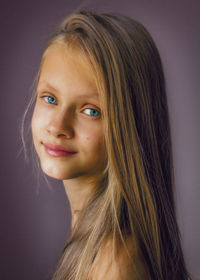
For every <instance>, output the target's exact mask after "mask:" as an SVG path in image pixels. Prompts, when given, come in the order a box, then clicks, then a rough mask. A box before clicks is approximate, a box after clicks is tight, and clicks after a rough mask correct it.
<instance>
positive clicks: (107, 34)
mask: <svg viewBox="0 0 200 280" xmlns="http://www.w3.org/2000/svg"><path fill="white" fill-rule="evenodd" d="M60 43H61V44H66V46H67V47H69V46H70V47H72V48H77V49H79V50H80V51H81V52H83V53H84V54H85V56H86V58H87V59H88V61H89V63H90V64H91V66H92V67H93V70H94V73H95V77H96V84H97V88H98V91H99V95H100V98H101V104H102V108H103V109H102V111H103V124H104V128H105V141H106V149H107V154H108V161H107V166H106V168H105V170H104V172H103V173H102V177H101V178H98V182H99V183H98V184H99V188H97V189H96V192H95V194H94V196H93V197H92V199H90V201H88V203H87V205H86V206H85V208H84V211H83V212H82V213H81V217H79V220H78V222H77V223H76V225H75V227H74V228H73V230H72V233H71V235H70V237H69V239H68V242H67V244H66V247H65V249H64V250H63V253H62V256H61V258H60V261H59V263H58V266H57V269H56V272H55V274H54V278H53V279H54V280H61V279H62V280H63V279H67V280H86V279H89V275H90V271H91V267H93V268H94V266H95V258H96V256H97V254H98V252H99V250H100V248H102V246H103V245H104V244H105V243H106V241H107V240H111V241H112V242H111V252H114V253H113V255H115V252H117V251H118V248H121V247H123V248H125V249H126V250H127V252H128V253H127V261H128V260H129V261H130V262H131V265H132V267H133V271H134V272H133V274H134V275H133V274H132V275H131V276H130V274H129V276H127V277H126V278H123V279H127V280H129V279H152V280H168V279H170V280H173V279H174V280H175V279H176V280H177V279H181V280H184V279H185V280H186V279H188V277H189V275H188V272H187V270H186V266H185V263H184V257H183V253H182V249H181V243H180V234H179V229H178V225H177V220H176V213H175V206H174V198H173V188H174V173H173V172H174V171H173V158H172V144H171V135H170V125H169V115H168V105H167V97H166V91H165V80H164V75H163V69H162V63H161V59H160V56H159V53H158V50H157V48H156V46H155V44H154V42H153V40H152V38H151V35H150V34H149V33H148V31H147V30H146V29H145V27H144V26H143V25H142V24H140V23H139V22H137V21H135V20H133V19H131V18H129V17H127V16H124V15H120V14H115V13H95V12H90V11H77V12H75V13H73V14H72V15H70V16H69V17H67V18H66V19H65V20H64V21H63V22H62V23H61V24H60V26H59V27H58V28H57V30H56V32H55V34H54V35H53V37H52V38H51V40H50V41H49V43H48V45H47V47H46V49H45V51H44V54H43V57H44V56H45V54H46V52H47V51H48V49H49V48H50V47H51V46H52V45H54V44H60ZM42 59H43V58H42ZM130 244H131V245H130ZM130 247H132V248H135V249H134V250H129V248H130ZM137 258H138V259H137ZM139 259H141V262H140V263H141V264H142V266H141V267H142V268H141V269H140V266H139V265H137V262H139ZM124 269H125V268H124ZM142 270H145V271H147V275H148V277H147V278H144V277H143V276H142V275H143V274H142V273H143V272H142Z"/></svg>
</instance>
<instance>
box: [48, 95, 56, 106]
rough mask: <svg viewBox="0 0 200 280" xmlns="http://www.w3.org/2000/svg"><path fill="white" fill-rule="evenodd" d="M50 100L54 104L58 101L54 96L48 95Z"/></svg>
mask: <svg viewBox="0 0 200 280" xmlns="http://www.w3.org/2000/svg"><path fill="white" fill-rule="evenodd" d="M48 102H50V103H52V104H54V103H55V102H56V100H55V98H53V97H52V96H48Z"/></svg>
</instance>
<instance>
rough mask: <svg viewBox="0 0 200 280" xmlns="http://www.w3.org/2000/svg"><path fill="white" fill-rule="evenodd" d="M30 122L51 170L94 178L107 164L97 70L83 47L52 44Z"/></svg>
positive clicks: (62, 177) (44, 162) (51, 173)
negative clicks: (77, 48) (94, 70)
mask: <svg viewBox="0 0 200 280" xmlns="http://www.w3.org/2000/svg"><path fill="white" fill-rule="evenodd" d="M31 126H32V135H33V142H34V146H35V149H36V152H37V154H38V156H39V158H40V162H41V167H42V169H43V171H44V172H45V173H46V174H47V175H49V176H51V177H53V178H56V179H60V180H66V179H72V178H77V177H81V178H83V179H87V178H88V179H89V178H93V177H94V176H95V174H97V173H98V172H99V171H100V170H101V169H102V167H104V165H105V160H106V149H105V142H104V132H103V123H102V119H101V109H100V101H99V97H98V92H97V88H96V86H95V81H94V78H93V73H92V70H91V68H90V66H89V64H88V62H87V60H86V58H85V57H84V55H83V54H81V53H80V52H79V51H78V50H72V49H71V48H67V47H66V46H64V45H61V44H57V45H55V46H53V47H51V49H49V50H48V52H47V54H46V56H45V58H44V61H43V64H42V68H41V74H40V78H39V82H38V87H37V101H36V105H35V108H34V113H33V117H32V123H31ZM51 145H59V146H62V147H55V146H51ZM49 146H51V147H50V148H49ZM52 147H53V149H52ZM62 149H63V150H64V149H66V150H71V151H74V153H71V154H69V153H66V152H61V150H62Z"/></svg>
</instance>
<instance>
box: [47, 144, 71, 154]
mask: <svg viewBox="0 0 200 280" xmlns="http://www.w3.org/2000/svg"><path fill="white" fill-rule="evenodd" d="M44 149H45V151H46V153H47V154H48V155H50V156H53V157H69V156H72V155H74V154H76V152H70V151H64V150H60V149H55V148H52V146H49V145H45V144H44Z"/></svg>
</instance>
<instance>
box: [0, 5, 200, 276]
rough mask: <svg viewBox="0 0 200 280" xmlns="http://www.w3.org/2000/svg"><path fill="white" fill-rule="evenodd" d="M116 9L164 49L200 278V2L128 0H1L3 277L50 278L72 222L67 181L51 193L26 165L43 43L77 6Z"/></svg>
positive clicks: (190, 257)
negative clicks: (26, 128)
mask: <svg viewBox="0 0 200 280" xmlns="http://www.w3.org/2000/svg"><path fill="white" fill-rule="evenodd" d="M80 6H83V7H89V8H92V9H95V10H97V11H116V12H121V13H124V14H126V15H129V16H132V17H133V18H135V19H137V20H139V21H140V22H142V23H143V24H144V25H145V26H146V27H147V29H148V30H149V31H150V33H151V34H152V36H153V38H154V40H155V42H156V44H157V46H158V49H159V51H160V54H161V57H162V61H163V65H164V71H165V77H166V82H167V93H168V102H169V111H170V121H171V129H172V138H173V139H172V141H173V152H174V165H175V175H176V205H177V214H178V222H179V226H180V231H181V235H182V245H183V250H184V254H185V259H186V263H187V266H188V269H189V271H190V272H191V273H192V274H193V275H194V279H200V206H199V201H200V189H199V186H200V184H199V181H200V180H199V177H200V175H199V173H200V170H199V166H200V153H199V143H200V133H199V122H200V113H199V111H200V98H199V80H200V77H199V65H200V61H199V57H200V56H199V49H200V38H199V34H200V2H199V1H198V0H196V1H195V0H193V1H189V0H188V1H178V0H174V1H172V0H171V1H161V0H160V1H159V0H157V1H156V0H146V1H144V0H133V1H131V0H123V1H120V0H119V1H114V0H110V1H108V0H106V1H104V0H103V1H100V0H99V1H98V0H94V1H92V0H91V1H85V2H83V1H78V0H57V1H55V0H49V1H48V0H43V1H39V0H34V1H25V0H24V1H23V0H18V1H14V0H12V1H5V0H4V1H0V23H1V24H0V31H1V33H0V34H1V39H0V55H1V58H0V80H1V83H0V86H1V91H0V97H1V98H0V106H1V109H0V120H1V128H0V129H1V137H0V140H1V146H0V147H1V150H0V151H1V156H0V159H1V167H0V176H1V183H0V184H1V186H0V279H2V280H11V279H15V280H50V279H51V276H52V273H53V271H54V269H55V266H56V263H57V261H58V258H59V254H60V252H61V250H62V248H63V247H64V244H65V241H66V238H67V235H68V234H69V228H70V213H69V204H68V201H67V197H66V194H65V192H64V188H63V186H62V182H57V181H56V180H52V179H51V180H50V182H51V184H52V186H53V187H52V191H51V190H49V188H48V186H47V183H46V181H45V180H44V178H43V177H42V176H41V175H40V176H39V183H38V181H37V178H36V175H35V174H34V173H33V166H32V164H31V162H30V163H29V164H25V160H24V157H23V154H20V155H19V156H17V155H18V152H19V150H20V148H21V145H22V144H21V140H20V133H19V125H20V120H21V117H22V114H23V111H24V110H25V107H26V105H27V104H28V100H29V98H30V95H31V85H32V82H33V80H34V76H35V74H36V71H37V67H38V64H39V60H40V56H41V53H42V49H43V47H44V45H45V42H46V41H47V40H48V38H49V37H50V34H51V32H52V31H53V30H54V28H55V26H56V25H57V24H58V23H59V22H60V21H61V20H62V19H63V18H64V17H65V16H66V15H67V14H69V13H71V12H72V11H73V9H74V8H77V7H80Z"/></svg>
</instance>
